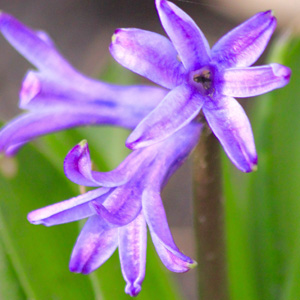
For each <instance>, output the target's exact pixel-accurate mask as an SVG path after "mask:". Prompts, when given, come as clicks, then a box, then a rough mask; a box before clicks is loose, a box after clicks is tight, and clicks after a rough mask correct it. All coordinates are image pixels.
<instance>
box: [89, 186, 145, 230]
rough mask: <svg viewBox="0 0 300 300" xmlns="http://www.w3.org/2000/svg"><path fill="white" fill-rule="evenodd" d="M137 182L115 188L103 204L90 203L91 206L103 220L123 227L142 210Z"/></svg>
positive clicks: (139, 188) (140, 192) (140, 191)
mask: <svg viewBox="0 0 300 300" xmlns="http://www.w3.org/2000/svg"><path fill="white" fill-rule="evenodd" d="M140 185H141V183H140V182H139V181H137V180H136V181H134V182H133V183H132V184H131V185H130V184H126V185H123V186H120V187H118V188H116V189H115V190H114V191H113V192H112V193H111V194H110V195H109V196H108V197H107V198H106V200H105V202H104V203H103V205H102V203H99V202H92V205H93V207H94V209H95V211H96V212H97V214H99V215H100V216H101V217H102V218H103V219H105V220H106V221H107V222H108V223H110V224H114V225H117V226H124V225H127V224H129V223H130V222H131V221H133V220H134V219H135V218H136V217H137V215H138V214H139V213H140V211H141V208H142V203H141V198H142V196H141V194H142V190H141V187H140Z"/></svg>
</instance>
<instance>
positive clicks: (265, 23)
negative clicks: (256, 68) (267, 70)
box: [212, 11, 276, 68]
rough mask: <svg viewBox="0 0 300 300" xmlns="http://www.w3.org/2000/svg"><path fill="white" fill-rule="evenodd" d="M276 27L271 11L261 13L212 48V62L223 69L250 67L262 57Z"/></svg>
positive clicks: (232, 31)
mask: <svg viewBox="0 0 300 300" xmlns="http://www.w3.org/2000/svg"><path fill="white" fill-rule="evenodd" d="M275 27H276V18H275V17H273V16H272V12H271V11H266V12H261V13H258V14H256V15H255V16H253V17H252V18H251V19H249V20H247V21H246V22H244V23H242V24H241V25H239V26H238V27H236V28H234V29H233V30H231V31H230V32H229V33H227V34H226V35H225V36H223V37H222V38H221V39H220V40H219V41H218V42H217V43H216V44H215V45H214V47H213V48H212V60H213V61H214V62H215V63H216V64H217V65H221V66H222V67H223V68H228V67H248V66H250V65H252V64H253V63H254V62H256V60H257V59H258V58H259V57H260V55H261V54H262V52H263V51H264V49H265V48H266V46H267V44H268V42H269V40H270V38H271V36H272V34H273V32H274V30H275Z"/></svg>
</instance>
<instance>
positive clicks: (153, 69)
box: [110, 28, 184, 88]
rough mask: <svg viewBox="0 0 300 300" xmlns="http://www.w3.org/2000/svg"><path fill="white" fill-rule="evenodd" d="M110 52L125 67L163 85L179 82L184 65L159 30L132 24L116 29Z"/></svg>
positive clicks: (171, 86)
mask: <svg viewBox="0 0 300 300" xmlns="http://www.w3.org/2000/svg"><path fill="white" fill-rule="evenodd" d="M110 52H111V54H112V56H113V57H114V58H115V60H116V61H118V62H119V63H120V64H121V65H123V66H124V67H126V68H128V69H129V70H131V71H133V72H136V73H138V74H140V75H142V76H145V77H147V78H148V79H150V80H152V81H153V82H155V83H158V84H160V85H162V86H164V87H166V88H173V87H175V86H177V85H179V84H180V83H181V82H182V75H183V72H184V68H183V66H182V64H181V62H180V61H179V60H178V58H177V52H176V50H175V49H174V47H173V45H172V43H171V42H170V41H169V40H168V39H167V38H165V37H164V36H162V35H160V34H157V33H154V32H150V31H146V30H140V29H134V28H129V29H117V30H116V31H115V33H114V35H113V37H112V43H111V45H110Z"/></svg>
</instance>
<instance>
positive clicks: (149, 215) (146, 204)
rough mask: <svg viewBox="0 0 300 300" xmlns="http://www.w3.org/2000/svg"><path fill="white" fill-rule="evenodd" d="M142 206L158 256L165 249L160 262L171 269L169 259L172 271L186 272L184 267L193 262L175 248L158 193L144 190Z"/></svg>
mask: <svg viewBox="0 0 300 300" xmlns="http://www.w3.org/2000/svg"><path fill="white" fill-rule="evenodd" d="M142 205H143V213H144V216H145V219H146V222H147V224H148V227H149V230H150V233H151V237H152V240H153V242H154V245H155V247H157V249H158V250H157V251H158V254H160V252H159V249H163V248H165V250H162V251H163V253H164V254H163V255H162V257H161V258H162V262H163V263H165V262H166V267H167V268H171V264H169V263H168V262H170V260H169V259H171V261H173V262H174V264H175V265H174V266H173V267H174V270H176V269H177V271H175V272H185V271H187V269H186V267H188V266H190V265H193V263H194V261H193V260H192V259H191V258H189V257H188V256H186V255H184V254H183V253H181V252H180V250H179V249H178V247H177V246H176V244H175V242H174V240H173V237H172V234H171V232H170V229H169V225H168V222H167V217H166V213H165V210H164V207H163V203H162V200H161V197H160V195H159V193H158V192H155V191H153V190H150V189H146V190H145V191H144V192H143V197H142ZM170 253H171V254H172V255H171V254H170ZM177 263H179V265H177ZM181 263H183V265H184V266H185V267H184V270H183V269H182V268H181V267H182V265H181Z"/></svg>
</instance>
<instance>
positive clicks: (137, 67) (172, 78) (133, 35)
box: [110, 0, 291, 172]
mask: <svg viewBox="0 0 300 300" xmlns="http://www.w3.org/2000/svg"><path fill="white" fill-rule="evenodd" d="M156 7H157V10H158V14H159V17H160V20H161V23H162V25H163V27H164V29H165V31H166V33H167V34H168V36H169V38H170V40H168V39H167V38H165V37H163V36H161V35H159V34H156V33H153V32H149V31H145V30H140V29H118V30H117V31H116V32H115V34H114V36H113V37H112V44H111V46H110V51H111V53H112V55H113V56H114V58H115V59H116V60H117V61H118V62H119V63H121V64H122V65H123V66H125V67H127V68H129V69H130V70H132V71H134V72H136V73H138V74H140V75H143V76H145V77H147V78H148V79H150V80H152V81H153V82H155V83H158V84H160V85H162V86H163V87H165V88H167V89H170V90H171V91H170V92H169V93H168V94H167V95H166V97H165V98H164V99H163V100H162V102H160V104H159V105H158V106H157V107H156V109H154V110H153V111H152V112H151V113H150V114H149V115H147V116H146V117H145V118H144V119H143V120H142V121H141V123H139V125H138V126H137V127H136V128H135V130H134V131H133V132H132V133H131V135H130V136H129V138H128V139H127V146H128V147H129V148H131V149H137V148H141V147H145V146H148V145H151V144H153V143H155V142H158V141H162V140H163V139H165V138H166V137H168V136H170V135H171V134H172V133H174V132H176V131H177V130H179V129H180V128H182V127H184V126H185V125H186V124H188V123H189V122H190V121H191V120H193V119H194V118H195V117H196V116H197V115H198V113H199V112H200V110H201V108H202V111H203V114H204V116H205V117H206V120H207V122H208V124H209V126H210V127H211V129H212V131H213V132H214V134H215V135H216V137H217V138H218V139H219V140H220V142H221V144H222V145H223V147H224V150H225V152H226V153H227V155H228V156H229V158H230V159H231V160H232V161H233V163H234V164H235V165H236V166H237V167H238V168H239V169H241V170H242V171H244V172H250V171H252V170H254V169H255V168H256V164H257V155H256V150H255V144H254V140H253V134H252V130H251V125H250V123H249V120H248V118H247V116H246V114H245V112H244V110H243V109H242V107H241V106H240V105H239V103H238V102H237V101H236V100H235V99H234V98H233V97H242V98H243V97H252V96H256V95H260V94H263V93H266V92H269V91H271V90H273V89H277V88H281V87H283V86H285V85H286V84H287V83H288V82H289V78H290V74H291V71H290V69H289V68H287V67H285V66H282V65H280V64H270V65H265V66H256V67H249V66H251V65H252V64H253V63H255V61H256V60H257V59H258V58H259V56H260V55H261V54H262V52H263V50H264V49H265V47H266V46H267V44H268V42H269V40H270V37H271V35H272V33H273V32H274V30H275V27H276V19H275V17H273V16H272V13H271V11H267V12H262V13H258V14H256V15H255V16H254V17H252V18H251V19H249V20H248V21H246V22H244V23H243V24H241V25H240V26H238V27H236V28H235V29H233V30H232V31H230V32H229V33H228V34H226V35H225V36H224V37H222V38H221V39H220V40H219V41H218V42H217V43H216V44H215V45H214V47H213V48H212V49H210V48H209V45H208V42H207V40H206V38H205V37H204V35H203V33H202V32H201V30H200V29H199V28H198V27H197V25H196V24H195V22H194V21H193V20H192V19H191V18H190V17H189V16H188V15H187V14H186V13H185V12H183V11H182V10H181V9H179V8H178V7H177V6H176V5H174V4H173V3H171V2H168V1H165V0H156Z"/></svg>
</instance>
